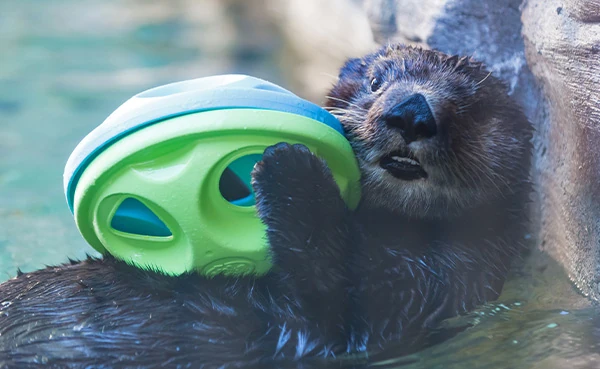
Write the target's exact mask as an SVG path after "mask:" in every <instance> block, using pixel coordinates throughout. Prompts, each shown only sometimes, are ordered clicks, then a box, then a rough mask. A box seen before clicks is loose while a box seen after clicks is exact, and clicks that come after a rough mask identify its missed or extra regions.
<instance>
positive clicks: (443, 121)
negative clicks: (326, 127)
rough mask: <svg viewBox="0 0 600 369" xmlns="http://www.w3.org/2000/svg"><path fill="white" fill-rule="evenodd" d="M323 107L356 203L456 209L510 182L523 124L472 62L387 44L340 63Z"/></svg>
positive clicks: (526, 131) (521, 148) (416, 212)
mask: <svg viewBox="0 0 600 369" xmlns="http://www.w3.org/2000/svg"><path fill="white" fill-rule="evenodd" d="M327 107H328V108H329V110H330V111H331V112H332V113H333V114H334V115H335V116H336V117H337V118H338V119H339V120H340V121H341V122H342V125H343V127H344V129H345V132H346V134H347V137H348V139H349V141H350V143H351V144H352V147H353V149H354V151H355V154H356V156H357V159H358V162H359V165H360V167H361V171H362V182H363V204H364V206H368V207H379V208H384V209H387V210H391V211H393V212H396V213H403V214H405V215H408V216H411V217H418V218H432V217H434V218H435V217H448V216H452V215H459V214H461V213H462V212H464V211H465V210H468V209H471V208H474V207H478V206H480V205H483V204H486V203H491V202H492V201H494V200H497V199H502V198H504V197H507V196H510V195H511V193H514V192H515V191H518V190H519V188H521V186H520V185H519V184H521V183H523V182H525V180H526V179H527V174H528V163H529V147H530V142H529V141H530V137H531V132H530V130H531V129H530V125H529V123H528V121H527V119H526V117H525V116H524V114H523V113H522V112H521V110H520V108H519V107H518V105H517V104H516V103H514V102H513V101H512V100H511V99H510V97H509V96H508V93H507V89H506V87H505V86H504V84H503V83H501V82H500V81H499V80H498V79H496V78H494V77H493V76H491V74H490V72H489V71H487V70H486V69H485V68H484V67H483V65H482V64H481V63H478V62H476V61H474V60H472V59H470V58H467V57H463V58H459V57H457V56H449V55H446V54H443V53H441V52H437V51H432V50H422V49H419V48H412V47H405V46H402V45H392V46H387V47H384V48H382V49H380V50H379V51H377V52H375V53H373V54H370V55H367V56H365V57H363V58H360V59H351V60H349V61H347V62H346V64H345V65H344V67H343V68H342V69H341V71H340V75H339V81H338V82H337V84H336V85H335V86H334V87H333V89H332V91H331V92H330V94H329V96H328V101H327Z"/></svg>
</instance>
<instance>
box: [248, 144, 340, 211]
mask: <svg viewBox="0 0 600 369" xmlns="http://www.w3.org/2000/svg"><path fill="white" fill-rule="evenodd" d="M252 187H253V189H254V192H255V194H256V204H257V207H258V210H259V214H262V215H264V214H265V213H267V212H268V213H272V212H273V211H276V209H277V208H279V209H282V210H283V209H285V211H286V212H287V213H288V214H290V212H294V209H296V210H298V212H303V213H306V211H309V212H310V210H313V211H316V210H317V209H316V208H315V207H317V206H318V207H322V206H324V205H326V203H327V202H329V201H334V202H335V201H337V199H339V198H340V194H339V189H338V187H337V184H336V183H335V181H334V179H333V175H332V174H331V171H330V170H329V168H328V167H327V164H325V162H324V161H323V160H322V159H320V158H318V157H317V156H316V155H314V154H313V153H311V152H310V150H309V149H308V148H307V147H306V146H304V145H300V144H295V145H290V144H288V143H279V144H276V145H274V146H270V147H268V148H267V149H266V150H265V152H264V154H263V157H262V160H261V161H260V162H258V163H257V164H256V166H255V167H254V170H253V171H252ZM312 208H315V209H312Z"/></svg>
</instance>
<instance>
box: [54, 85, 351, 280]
mask: <svg viewBox="0 0 600 369" xmlns="http://www.w3.org/2000/svg"><path fill="white" fill-rule="evenodd" d="M279 142H289V143H291V144H294V143H302V144H304V145H306V146H307V147H308V148H309V149H310V150H311V151H312V152H313V153H315V154H316V155H318V156H319V157H321V158H323V159H324V160H325V161H326V162H327V163H328V165H329V167H330V168H331V170H332V172H333V176H334V178H335V180H336V182H337V184H338V186H339V188H340V191H341V194H342V196H343V198H344V200H345V201H346V203H347V205H348V207H350V208H354V207H356V205H357V203H358V200H359V196H360V187H359V176H360V174H359V170H358V166H357V163H356V158H355V157H354V154H353V152H352V149H351V147H350V144H349V143H348V141H347V140H346V138H345V137H344V135H343V131H342V127H341V125H340V123H339V122H338V121H337V119H335V118H334V117H333V116H332V115H331V114H329V113H328V112H327V111H325V110H324V109H322V108H320V107H318V106H317V105H314V104H312V103H310V102H308V101H306V100H303V99H301V98H299V97H298V96H296V95H294V94H292V93H291V92H289V91H287V90H285V89H283V88H281V87H279V86H277V85H275V84H272V83H270V82H267V81H263V80H261V79H257V78H253V77H249V76H244V75H222V76H213V77H207V78H200V79H194V80H188V81H183V82H177V83H172V84H168V85H164V86H160V87H156V88H153V89H150V90H147V91H145V92H142V93H140V94H138V95H136V96H134V97H133V98H131V99H129V100H128V101H127V102H125V103H124V104H123V105H121V106H120V107H119V108H118V109H117V110H116V111H115V112H113V113H112V114H111V115H110V116H109V117H108V118H107V119H106V120H105V121H104V122H103V123H102V124H101V125H100V126H98V127H97V128H96V129H94V130H93V131H92V132H91V133H90V134H88V135H87V136H86V137H85V138H84V139H83V140H82V141H81V142H80V143H79V145H78V146H77V147H76V148H75V150H74V151H73V153H72V154H71V156H70V157H69V160H68V162H67V165H66V167H65V172H64V189H65V195H66V197H67V202H68V205H69V207H70V209H71V211H72V212H73V214H74V217H75V222H76V224H77V227H78V229H79V231H80V232H81V234H82V235H83V237H84V238H85V240H86V241H87V242H88V243H89V244H90V245H91V246H92V247H94V248H95V249H96V250H98V251H99V252H101V253H110V254H112V255H113V256H114V257H116V258H118V259H122V260H124V261H126V262H127V263H130V264H133V265H136V266H138V267H140V268H145V269H156V270H160V271H163V272H164V273H167V274H171V275H180V274H182V273H185V272H190V271H197V272H200V273H202V274H204V275H207V276H214V275H216V274H226V275H240V274H258V275H260V274H264V273H266V272H267V271H268V270H269V268H270V267H271V264H270V260H269V254H268V243H267V240H266V235H265V227H264V225H263V224H262V223H261V221H260V220H259V218H258V217H257V215H256V209H255V207H254V195H253V192H252V187H251V186H250V174H251V171H252V168H253V166H254V164H255V163H256V162H258V161H259V160H260V158H261V155H262V153H263V151H264V149H265V148H267V147H268V146H271V145H274V144H276V143H279Z"/></svg>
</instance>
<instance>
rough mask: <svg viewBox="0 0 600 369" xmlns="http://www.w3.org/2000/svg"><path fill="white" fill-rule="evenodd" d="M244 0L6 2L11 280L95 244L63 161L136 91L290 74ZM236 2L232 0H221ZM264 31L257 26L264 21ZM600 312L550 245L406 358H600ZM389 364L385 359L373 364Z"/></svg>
mask: <svg viewBox="0 0 600 369" xmlns="http://www.w3.org/2000/svg"><path fill="white" fill-rule="evenodd" d="M232 3H235V2H233V1H228V2H222V1H218V0H214V1H183V0H181V1H175V0H171V1H150V0H121V1H117V0H86V1H80V0H43V1H42V0H3V1H2V2H0V46H1V50H2V52H1V53H0V281H4V280H6V279H8V278H11V277H13V276H14V275H15V274H16V270H17V267H19V268H21V269H22V270H24V271H32V270H35V269H38V268H42V267H44V266H45V265H55V264H59V263H63V262H65V261H66V260H67V257H71V258H82V257H84V256H85V254H86V253H92V254H93V250H92V249H91V247H89V246H88V245H86V243H85V242H84V241H83V239H82V238H81V236H80V235H79V233H78V231H77V229H76V228H75V224H74V222H73V218H72V217H71V214H70V212H69V210H68V207H67V205H66V202H65V199H64V195H63V189H62V171H63V167H64V164H65V162H66V160H67V157H68V156H69V154H70V152H71V150H72V149H73V148H74V147H75V145H76V144H77V142H78V141H79V140H80V139H81V138H82V137H83V136H84V135H85V134H87V133H88V132H89V131H90V130H91V129H93V128H94V127H95V126H96V125H98V124H100V123H101V122H102V121H103V120H104V119H105V118H106V117H107V116H108V114H110V113H111V112H112V111H113V110H114V109H115V108H116V107H117V106H118V105H119V104H121V103H122V102H123V101H125V100H126V99H127V98H129V97H130V96H131V95H133V94H135V93H137V92H139V91H142V90H144V89H146V88H150V87H153V86H156V85H158V84H162V83H166V82H171V81H177V80H182V79H188V78H196V77H201V76H206V75H210V74H217V73H231V72H242V73H248V74H253V75H256V76H259V77H263V78H267V79H270V80H272V81H273V82H275V83H280V84H283V85H286V84H285V80H284V79H283V78H282V75H284V72H283V71H282V68H281V66H280V65H279V63H278V60H279V59H278V57H279V56H278V54H279V53H280V50H281V44H280V42H281V41H280V40H279V39H278V38H277V36H276V34H274V33H273V32H271V31H270V30H267V31H265V30H260V29H253V28H252V26H251V25H248V22H244V20H243V18H240V17H241V16H240V14H239V12H240V10H239V8H236V7H231V6H226V5H227V4H232ZM224 4H225V5H224ZM257 27H258V26H257ZM599 316H600V315H599V314H598V311H597V310H596V309H595V308H594V307H592V306H591V305H590V304H589V303H588V301H587V300H586V299H585V298H584V297H582V296H581V295H579V294H578V293H577V292H576V290H575V289H574V288H573V286H572V285H571V284H570V282H569V279H568V277H567V276H566V275H565V274H564V273H563V271H562V270H561V269H560V268H559V267H558V265H556V263H554V262H553V261H552V260H550V259H549V258H548V257H547V256H545V255H544V254H542V253H540V252H534V254H533V255H531V256H530V257H528V258H527V259H526V260H525V261H523V262H522V263H521V264H520V265H517V266H516V267H515V271H514V272H513V274H512V276H511V279H510V280H509V282H508V284H507V286H506V288H505V290H504V292H503V294H502V296H501V298H500V300H499V301H497V302H495V303H493V304H489V305H486V306H483V307H482V308H481V309H479V310H477V311H475V312H473V313H472V314H469V315H468V316H465V317H460V318H457V319H452V320H450V321H448V322H446V324H445V326H446V327H452V326H461V325H465V324H469V325H471V326H472V327H471V328H469V329H467V330H466V331H464V332H462V333H459V334H458V335H457V336H455V337H454V338H452V339H450V340H448V341H445V342H443V343H441V344H439V345H436V346H433V347H430V348H428V349H426V350H424V351H421V352H419V353H416V354H412V355H408V356H404V357H400V358H398V357H397V356H398V355H397V354H396V353H397V352H398V351H397V349H395V348H393V347H391V348H388V349H387V350H386V351H385V352H384V353H383V354H381V355H377V356H376V357H375V358H374V361H375V362H377V363H378V364H380V366H381V367H402V368H405V367H406V368H445V369H446V368H507V369H508V368H539V369H547V368H548V369H552V368H557V369H558V368H586V369H587V368H600V354H599V353H600V346H599V343H598V342H599V340H600V319H599V318H598V317H599ZM377 366H379V365H376V367H377Z"/></svg>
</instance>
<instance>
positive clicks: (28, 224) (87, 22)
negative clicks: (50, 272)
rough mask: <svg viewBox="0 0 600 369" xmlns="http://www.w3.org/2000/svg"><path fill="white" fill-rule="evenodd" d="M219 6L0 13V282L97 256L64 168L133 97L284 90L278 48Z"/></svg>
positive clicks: (43, 4) (26, 6)
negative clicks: (159, 88)
mask: <svg viewBox="0 0 600 369" xmlns="http://www.w3.org/2000/svg"><path fill="white" fill-rule="evenodd" d="M223 4H226V2H221V1H201V2H191V1H178V0H173V1H144V0H139V1H138V0H121V1H116V0H86V1H85V2H83V1H77V0H48V1H36V0H3V1H1V2H0V48H1V50H3V51H2V52H1V53H0V281H3V280H6V279H8V278H10V277H12V276H14V275H15V273H16V270H17V267H19V268H21V269H22V270H23V271H31V270H35V269H38V268H41V267H44V266H45V265H54V264H58V263H62V262H64V261H65V260H67V257H71V258H81V257H84V256H85V253H90V254H93V253H94V251H93V250H92V249H91V247H89V246H87V245H86V244H85V243H84V241H83V239H82V238H81V236H80V235H79V233H78V232H77V230H76V228H75V224H74V222H73V218H72V217H71V214H70V213H69V210H68V208H67V206H66V202H65V199H64V195H63V189H62V173H63V168H64V164H65V162H66V160H67V158H68V156H69V154H70V153H71V151H72V150H73V149H74V148H75V146H76V145H77V143H78V142H79V140H80V139H81V138H83V136H85V135H86V134H87V133H88V132H89V131H91V130H92V129H93V128H94V127H95V126H97V125H98V124H100V123H101V122H102V121H103V120H104V119H105V118H106V117H107V116H108V115H109V114H110V113H111V112H112V111H113V110H114V109H116V108H117V107H118V106H119V105H120V104H121V103H122V102H124V101H125V100H126V99H128V98H129V97H130V96H132V95H134V94H136V93H138V92H140V91H143V90H145V89H147V88H151V87H154V86H156V85H159V84H163V83H168V82H173V81H178V80H183V79H189V78H197V77H202V76H207V75H211V74H219V73H236V72H239V73H247V74H252V75H255V76H258V77H264V78H268V79H270V80H272V81H273V82H275V83H282V81H281V79H280V77H279V69H278V68H277V63H276V62H277V60H276V58H277V53H276V52H272V50H273V48H274V47H275V46H276V44H275V43H276V39H274V38H273V37H269V34H268V33H267V35H266V36H265V33H266V32H264V31H263V32H262V33H259V34H257V33H255V32H254V30H253V29H251V28H250V29H248V26H247V25H245V24H243V23H242V22H241V21H240V20H236V17H237V18H239V15H238V14H237V13H239V10H238V9H237V8H236V7H234V6H225V5H223ZM236 12H237V13H236ZM259 31H260V30H259ZM240 35H243V36H244V37H241V36H240ZM257 37H258V38H257ZM261 37H262V39H261ZM249 38H251V39H249ZM252 40H257V41H255V42H261V45H260V47H255V45H253V44H252V42H251V41H252ZM275 51H277V50H275Z"/></svg>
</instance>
